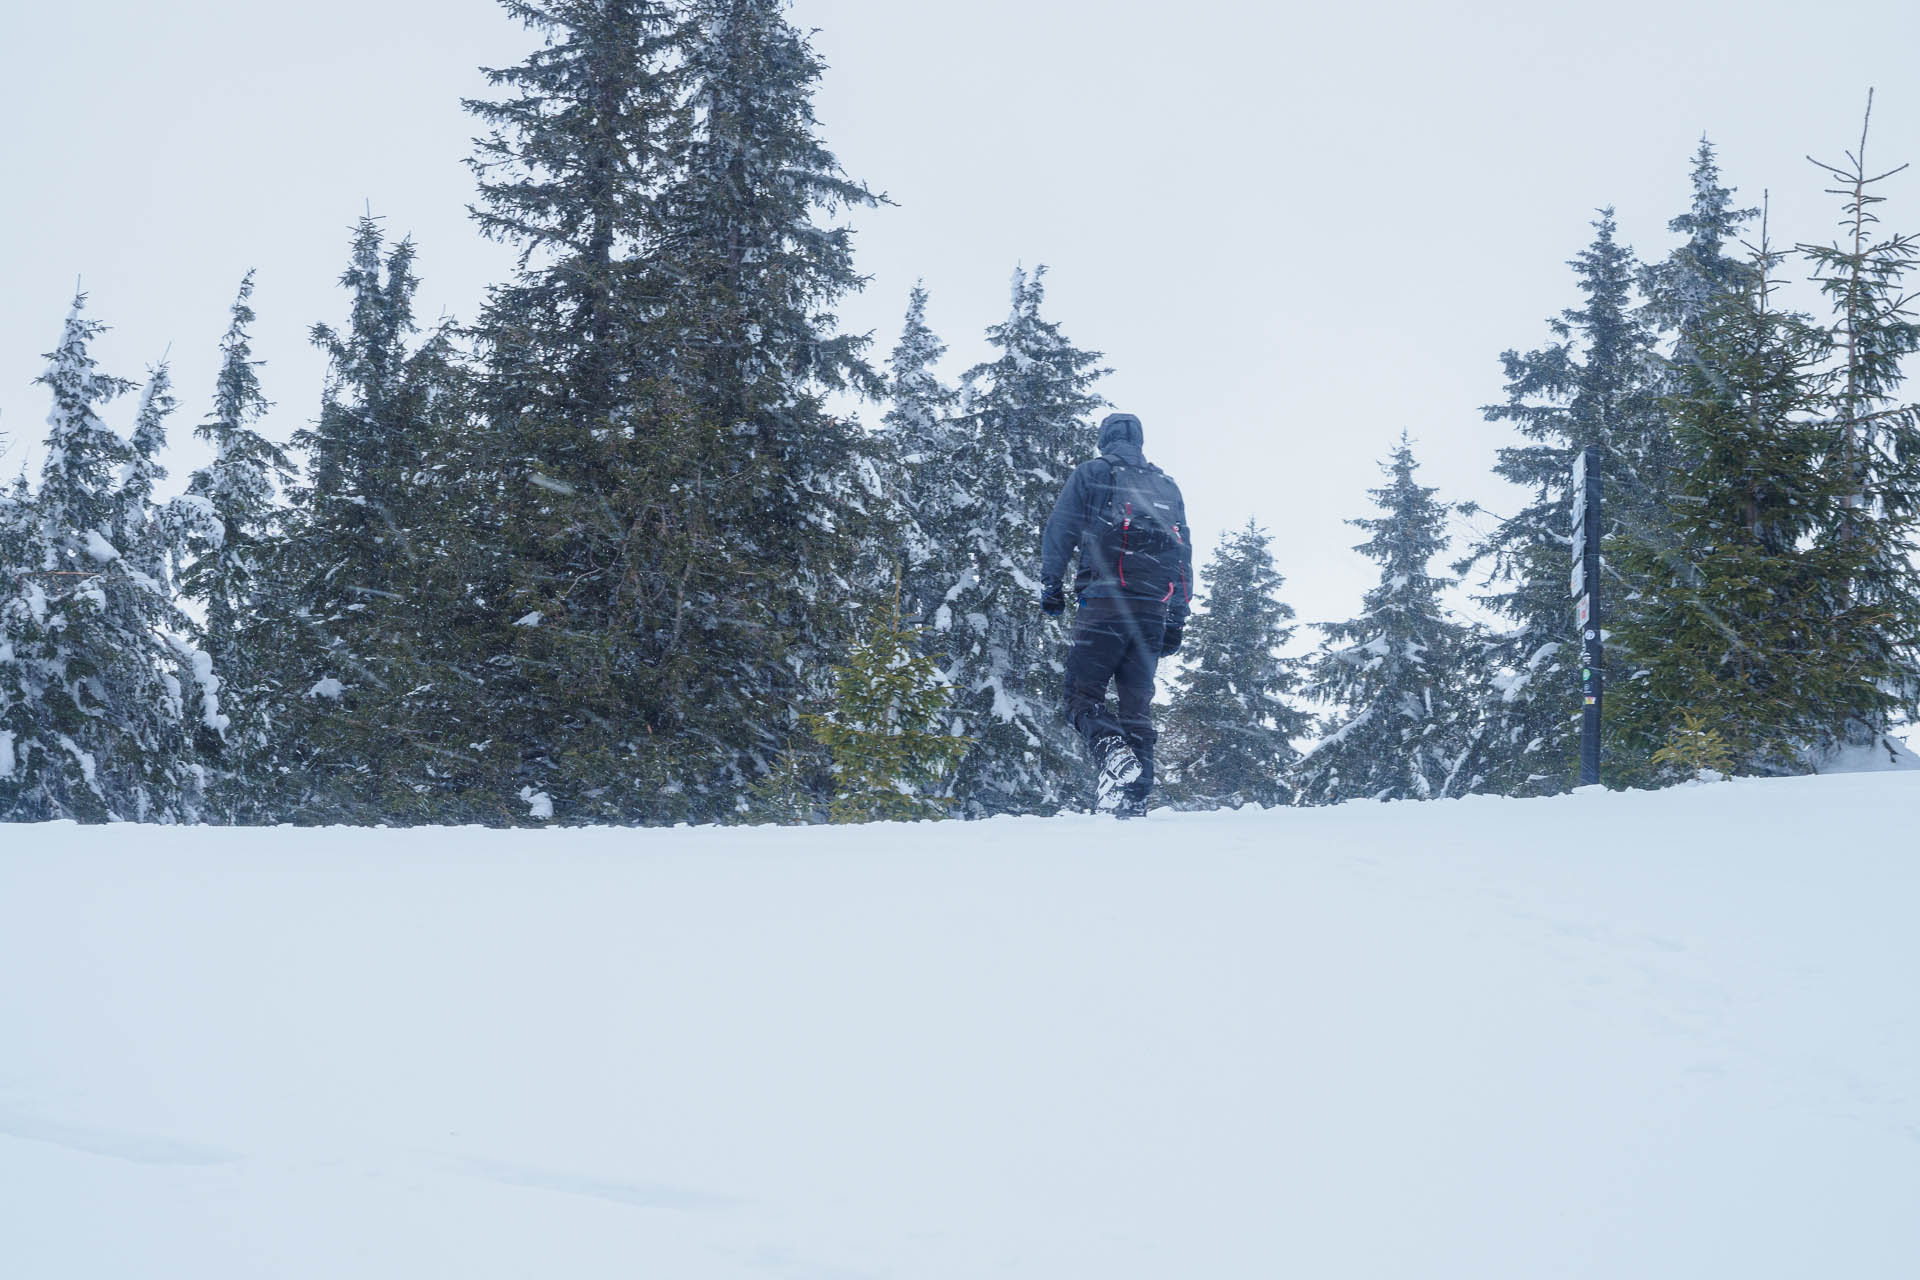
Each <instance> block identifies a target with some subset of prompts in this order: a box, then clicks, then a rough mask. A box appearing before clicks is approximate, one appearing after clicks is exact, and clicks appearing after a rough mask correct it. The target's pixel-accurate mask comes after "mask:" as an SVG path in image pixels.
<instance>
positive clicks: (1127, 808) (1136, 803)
mask: <svg viewBox="0 0 1920 1280" xmlns="http://www.w3.org/2000/svg"><path fill="white" fill-rule="evenodd" d="M1113 816H1114V817H1116V818H1118V819H1120V821H1122V822H1125V821H1126V820H1127V819H1128V818H1144V817H1146V816H1147V802H1146V801H1145V800H1136V799H1134V798H1133V797H1132V796H1128V797H1127V798H1126V799H1125V800H1122V801H1121V802H1120V807H1119V808H1117V809H1115V810H1114V811H1113Z"/></svg>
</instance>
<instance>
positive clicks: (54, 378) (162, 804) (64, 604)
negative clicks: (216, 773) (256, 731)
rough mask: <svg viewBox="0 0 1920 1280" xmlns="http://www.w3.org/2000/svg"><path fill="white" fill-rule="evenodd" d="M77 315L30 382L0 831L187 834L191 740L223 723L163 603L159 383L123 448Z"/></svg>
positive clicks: (88, 331)
mask: <svg viewBox="0 0 1920 1280" xmlns="http://www.w3.org/2000/svg"><path fill="white" fill-rule="evenodd" d="M84 307H85V297H84V295H82V296H80V297H77V298H76V299H75V300H74V306H73V310H72V312H71V314H70V315H69V316H68V319H67V323H66V326H65V329H64V331H63V333H62V335H61V340H60V345H59V347H58V349H57V350H55V351H54V352H52V353H51V354H50V355H49V356H48V360H49V367H48V369H47V371H46V373H45V374H44V375H42V376H41V377H40V379H39V380H38V381H39V383H40V384H41V385H43V386H46V387H47V388H48V390H49V392H50V394H51V397H52V400H53V408H52V412H51V413H50V414H49V415H48V418H47V423H48V428H49V430H48V435H47V442H46V461H45V464H44V466H43V467H42V470H41V475H40V484H39V486H38V489H37V490H36V491H35V493H34V494H33V496H32V499H31V501H30V502H28V501H27V500H26V498H25V495H24V494H23V493H21V492H20V491H19V490H16V492H15V495H14V499H13V501H12V502H11V503H10V506H11V508H12V512H13V516H12V518H11V519H10V520H9V524H10V525H11V528H10V530H9V531H8V534H7V536H8V539H9V541H10V543H11V546H10V548H9V558H10V559H11V560H13V561H14V562H15V563H16V564H18V565H20V566H21V567H22V568H23V569H24V573H22V574H21V575H20V576H19V577H18V578H16V581H15V584H14V586H13V590H12V598H11V599H10V600H8V601H7V603H6V605H5V608H4V612H5V615H6V620H5V622H4V624H0V631H3V632H4V635H3V636H0V649H4V652H5V664H6V666H7V668H8V670H7V673H6V676H5V679H4V683H3V684H0V703H3V704H4V705H0V716H3V717H4V723H0V733H4V734H5V735H7V739H8V754H9V755H10V756H11V757H12V760H11V764H12V766H13V767H12V769H11V770H10V771H9V772H10V774H11V777H9V778H8V779H7V780H6V781H5V782H4V783H0V817H4V818H7V819H11V820H35V819H50V818H75V819H79V820H82V821H110V820H116V819H124V820H132V821H152V822H190V821H195V820H197V818H198V817H199V815H200V804H201V776H200V772H199V770H198V768H197V766H196V764H195V761H194V759H193V755H192V750H191V741H190V735H191V732H192V728H193V726H194V725H196V724H204V725H206V726H207V727H209V728H210V729H212V730H213V731H215V732H218V731H219V730H220V729H222V728H224V724H223V723H222V721H221V720H220V718H219V704H218V688H219V686H218V679H217V677H216V676H215V674H214V672H213V670H212V667H211V664H210V663H209V662H208V661H207V660H206V658H205V656H204V655H203V654H200V653H199V652H198V651H197V650H196V649H195V648H194V646H193V644H192V642H191V639H190V627H191V624H190V622H189V620H188V619H187V618H186V617H185V616H184V615H183V614H181V612H180V611H179V609H178V607H177V605H176V604H175V602H174V600H173V599H172V596H171V593H170V589H169V584H168V581H167V577H166V571H165V565H166V564H167V563H169V562H170V556H169V554H168V552H169V548H167V547H166V546H165V545H164V542H163V539H164V538H165V537H166V536H167V531H168V529H169V528H170V522H169V520H168V519H167V517H166V515H165V514H164V513H163V512H162V511H160V510H158V509H156V507H155V505H154V502H153V500H152V486H153V482H154V481H155V480H156V479H157V478H159V476H160V475H161V474H162V473H161V471H160V469H159V462H158V455H159V453H160V451H161V450H162V449H163V448H164V446H165V440H166V436H165V427H164V420H165V418H166V416H167V413H168V412H169V411H170V409H171V408H172V398H171V395H170V393H169V391H168V385H167V376H166V370H165V367H164V365H162V366H160V367H158V368H156V369H155V371H154V376H153V378H152V380H151V381H150V382H149V384H148V387H147V392H146V394H145V395H144V396H143V397H142V400H141V405H140V409H139V412H138V414H137V420H136V428H135V440H136V441H137V445H132V446H130V445H129V444H128V443H127V441H125V440H124V439H122V438H121V437H120V436H119V434H118V433H116V432H115V431H114V430H113V429H112V428H111V427H109V426H108V425H107V424H106V422H105V421H104V420H103V419H102V418H101V416H100V410H101V408H102V407H103V406H104V404H105V403H106V402H107V401H109V400H111V399H112V398H114V397H115V396H117V395H119V394H121V393H123V392H125V391H127V390H129V389H130V386H131V384H129V383H127V382H126V381H125V380H124V379H120V378H114V377H110V376H107V375H104V374H102V373H100V372H99V370H98V368H97V366H96V365H95V362H94V360H93V357H92V355H91V353H90V351H89V346H90V344H91V342H92V340H93V338H94V337H95V336H96V335H97V334H98V333H99V332H100V330H101V326H100V325H99V324H98V323H96V322H94V321H92V320H89V319H87V318H86V317H85V315H84ZM28 512H30V513H31V520H30V522H29V520H28V519H27V518H26V514H27V513H28ZM149 569H154V570H157V573H158V576H156V573H154V572H149Z"/></svg>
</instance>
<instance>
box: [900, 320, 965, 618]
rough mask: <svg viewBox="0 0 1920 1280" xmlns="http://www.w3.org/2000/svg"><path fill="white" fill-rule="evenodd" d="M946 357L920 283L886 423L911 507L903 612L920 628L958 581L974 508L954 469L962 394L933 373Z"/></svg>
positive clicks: (905, 528) (902, 342)
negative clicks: (957, 566)
mask: <svg viewBox="0 0 1920 1280" xmlns="http://www.w3.org/2000/svg"><path fill="white" fill-rule="evenodd" d="M946 353H947V347H946V344H945V343H943V342H941V341H940V339H939V338H938V337H937V336H935V334H934V332H933V330H932V329H931V328H930V327H929V326H928V324H927V290H926V286H925V284H924V283H922V284H916V285H915V286H914V287H913V292H912V294H911V295H909V298H908V303H907V318H906V321H905V323H904V324H903V325H902V327H901V332H900V341H899V342H898V343H897V344H895V346H894V348H893V354H892V356H891V357H890V358H889V359H888V362H887V400H888V405H889V407H888V409H887V415H886V418H885V425H886V429H887V430H886V435H887V441H888V443H889V445H890V446H891V449H892V454H893V458H894V460H895V463H896V465H897V466H898V467H899V469H900V471H901V473H902V475H903V478H902V479H901V480H900V481H899V482H898V483H897V486H896V487H897V489H898V490H899V491H900V492H901V494H902V495H903V497H904V500H905V503H906V506H907V512H906V518H905V520H904V521H903V533H904V535H905V536H904V538H903V542H904V550H905V552H906V574H905V585H904V587H903V593H904V597H905V601H906V606H905V607H906V609H907V611H908V612H909V613H910V614H911V615H912V616H914V617H916V618H918V619H920V620H921V621H922V622H925V621H928V620H930V619H931V617H932V614H933V611H934V609H935V608H937V607H938V605H939V603H940V600H941V597H942V596H944V594H945V592H946V589H947V587H948V586H949V585H951V583H952V582H953V581H954V580H955V578H956V577H957V576H958V575H957V574H956V573H955V572H954V563H955V553H956V551H958V550H961V549H963V546H962V544H963V539H962V538H961V536H960V529H961V528H962V527H963V524H962V522H963V521H964V519H965V513H966V508H967V505H968V503H967V497H966V495H965V493H963V492H962V491H961V490H960V488H959V487H958V486H957V485H956V484H955V483H954V480H955V477H954V470H953V467H952V466H951V465H950V463H951V459H952V457H953V455H954V452H955V450H956V449H957V448H958V447H959V442H960V434H959V426H958V423H957V422H956V421H955V411H956V409H957V407H958V405H959V395H958V393H957V392H956V391H955V390H954V389H953V388H952V387H949V386H947V385H946V384H945V383H944V382H942V381H941V380H940V375H939V373H938V371H937V370H936V368H935V366H936V365H937V364H938V363H939V362H940V360H941V358H942V357H943V356H945V355H946Z"/></svg>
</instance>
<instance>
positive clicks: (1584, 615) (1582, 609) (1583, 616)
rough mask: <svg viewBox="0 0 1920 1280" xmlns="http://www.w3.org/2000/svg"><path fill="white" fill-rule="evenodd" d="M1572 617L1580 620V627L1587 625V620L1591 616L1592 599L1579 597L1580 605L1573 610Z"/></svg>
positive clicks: (1590, 597)
mask: <svg viewBox="0 0 1920 1280" xmlns="http://www.w3.org/2000/svg"><path fill="white" fill-rule="evenodd" d="M1574 616H1575V617H1577V618H1578V619H1579V620H1580V625H1581V626H1582V627H1584V626H1586V625H1587V619H1588V618H1590V617H1592V616H1593V597H1592V596H1581V597H1580V603H1579V604H1578V605H1577V606H1575V608H1574Z"/></svg>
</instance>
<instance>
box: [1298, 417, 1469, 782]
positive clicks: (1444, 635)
mask: <svg viewBox="0 0 1920 1280" xmlns="http://www.w3.org/2000/svg"><path fill="white" fill-rule="evenodd" d="M1418 466H1419V464H1418V463H1417V462H1416V461H1415V460H1414V456H1413V448H1412V445H1411V444H1410V443H1409V442H1408V440H1407V438H1406V436H1405V435H1404V434H1403V435H1402V436H1401V438H1400V444H1399V445H1398V447H1396V448H1395V449H1394V451H1393V453H1392V455H1391V457H1390V459H1389V460H1388V461H1387V462H1386V463H1384V464H1383V465H1382V468H1381V469H1382V470H1383V471H1385V472H1387V473H1388V474H1389V475H1390V476H1391V477H1392V481H1391V483H1389V484H1387V485H1385V486H1384V487H1382V488H1379V489H1374V490H1371V491H1370V492H1371V495H1372V497H1373V500H1374V502H1375V504H1376V505H1377V506H1378V507H1379V508H1380V510H1381V512H1382V514H1381V515H1380V516H1378V517H1374V518H1366V519H1357V520H1353V521H1350V522H1349V523H1351V524H1353V525H1355V526H1357V527H1359V528H1362V529H1365V530H1367V531H1368V532H1369V533H1371V534H1372V535H1373V536H1372V537H1370V538H1369V539H1368V540H1367V541H1366V542H1363V543H1361V544H1360V545H1359V546H1358V547H1356V548H1354V549H1355V550H1356V551H1359V552H1360V553H1361V554H1363V555H1365V556H1367V557H1368V558H1369V559H1371V560H1374V561H1377V562H1378V563H1379V565H1380V581H1379V583H1378V585H1376V586H1375V587H1373V589H1372V590H1370V591H1368V592H1367V594H1366V598H1365V601H1364V612H1362V613H1361V615H1360V616H1359V617H1357V618H1354V619H1352V620H1351V621H1348V622H1338V623H1323V624H1321V630H1323V631H1324V632H1325V633H1326V636H1327V639H1326V642H1325V643H1324V644H1323V645H1322V646H1321V649H1320V653H1319V655H1318V656H1317V658H1316V659H1315V661H1314V664H1313V667H1312V672H1311V675H1310V678H1309V682H1308V686H1307V693H1308V694H1309V696H1311V697H1313V698H1315V699H1316V700H1318V701H1321V702H1325V703H1330V704H1332V705H1333V706H1334V707H1335V708H1336V710H1335V711H1334V712H1333V714H1332V715H1330V716H1329V717H1328V718H1327V720H1326V721H1325V723H1324V726H1323V727H1324V729H1325V731H1326V732H1325V736H1324V737H1323V738H1322V739H1321V740H1320V742H1319V743H1318V744H1317V745H1316V746H1315V747H1314V748H1313V749H1312V750H1311V751H1310V752H1309V753H1308V754H1307V756H1306V758H1305V759H1304V760H1302V761H1301V762H1300V765H1299V767H1298V769H1297V771H1296V775H1295V778H1296V783H1297V785H1298V788H1299V792H1300V796H1301V799H1302V800H1303V801H1305V802H1306V803H1310V804H1337V803H1339V802H1340V801H1343V800H1358V799H1368V800H1409V799H1412V800H1427V799H1433V798H1436V797H1440V796H1445V795H1451V794H1458V793H1459V790H1460V789H1461V787H1460V782H1461V777H1462V775H1461V761H1462V757H1463V755H1464V753H1465V750H1466V733H1467V732H1468V724H1467V721H1468V717H1469V711H1470V708H1468V707H1467V706H1466V705H1465V704H1464V702H1463V699H1462V685H1461V679H1462V677H1461V670H1462V666H1463V663H1464V661H1465V655H1466V651H1467V646H1468V643H1469V635H1468V633H1467V631H1466V629H1465V628H1464V627H1462V626H1461V625H1460V624H1459V623H1457V622H1455V621H1453V620H1452V619H1451V618H1450V617H1449V616H1448V615H1447V612H1446V610H1445V609H1444V608H1443V607H1442V606H1441V603H1440V593H1441V592H1442V591H1444V590H1446V589H1447V588H1448V587H1450V586H1452V585H1453V580H1452V579H1450V578H1446V577H1440V576H1436V575H1435V574H1434V573H1433V572H1432V570H1431V567H1430V566H1431V563H1432V561H1433V558H1434V557H1435V556H1437V555H1440V554H1441V553H1442V552H1444V551H1445V550H1446V545H1447V537H1446V519H1447V512H1448V508H1447V507H1446V506H1445V505H1444V504H1442V503H1440V502H1439V501H1437V500H1436V499H1435V497H1434V494H1435V492H1436V491H1435V490H1434V489H1431V488H1428V487H1426V486H1423V485H1420V484H1416V483H1415V482H1414V478H1413V475H1414V472H1415V470H1417V469H1418Z"/></svg>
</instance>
